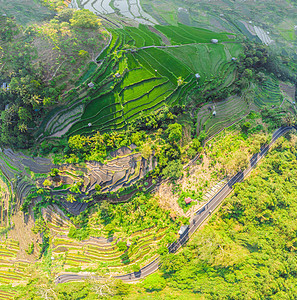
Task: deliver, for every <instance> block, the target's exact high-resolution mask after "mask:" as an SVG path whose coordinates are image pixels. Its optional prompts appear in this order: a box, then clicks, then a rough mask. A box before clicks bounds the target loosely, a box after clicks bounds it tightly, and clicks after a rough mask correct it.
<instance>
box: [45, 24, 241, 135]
mask: <svg viewBox="0 0 297 300" xmlns="http://www.w3.org/2000/svg"><path fill="white" fill-rule="evenodd" d="M158 29H159V31H160V32H161V33H162V34H164V35H166V34H167V36H168V38H171V39H172V40H173V41H176V43H177V42H179V43H180V45H175V46H169V47H166V46H162V43H163V42H162V40H161V38H160V36H159V35H157V34H156V31H151V30H150V29H149V27H148V26H146V25H139V27H138V28H136V27H125V28H124V29H112V34H113V37H112V39H111V42H110V45H109V46H108V47H107V48H106V49H105V50H104V51H103V53H102V54H101V55H100V56H99V58H98V60H102V63H101V66H100V68H98V69H97V70H96V72H95V73H94V74H93V75H92V76H90V77H89V79H88V80H89V81H91V82H93V83H94V85H95V86H94V87H93V88H92V89H88V88H87V87H85V90H84V93H85V94H86V95H87V96H85V97H87V101H85V102H86V104H85V105H84V108H83V112H82V113H81V110H80V111H79V112H77V113H75V112H72V113H71V115H67V116H64V117H63V114H65V112H63V111H62V112H61V113H58V114H56V117H55V120H57V118H59V120H60V121H62V120H63V122H62V123H61V122H60V121H59V122H58V123H59V124H58V123H57V124H55V125H51V124H48V125H47V126H46V128H48V129H49V128H55V130H56V132H62V133H63V134H64V133H65V132H66V131H67V130H68V133H67V135H68V136H69V135H73V134H84V133H85V134H90V133H92V132H94V131H100V132H107V131H110V130H118V129H123V128H125V127H126V126H127V124H128V123H129V122H130V121H131V120H133V119H135V118H137V117H138V115H139V113H140V112H142V113H143V112H146V113H149V112H150V111H153V110H156V109H158V108H160V107H162V106H163V105H165V104H167V105H168V104H173V103H174V104H176V103H183V99H185V98H186V97H187V95H188V94H189V93H190V92H191V90H192V89H194V88H196V87H197V85H195V80H194V79H195V76H194V75H195V74H196V73H199V74H200V76H201V78H200V80H199V86H201V85H204V84H205V83H206V82H207V85H206V89H205V90H207V92H211V91H213V92H214V91H215V88H216V87H218V88H223V87H226V86H228V85H230V84H232V82H233V80H234V78H235V72H234V70H235V65H234V64H233V63H232V61H231V58H232V57H237V56H238V54H239V53H240V52H241V51H242V47H241V46H240V44H237V43H236V42H231V40H230V36H229V35H228V34H227V33H219V34H216V33H213V32H211V31H209V30H204V29H199V28H193V27H190V26H185V25H182V24H179V25H178V26H158ZM174 38H175V40H174ZM177 38H178V39H177ZM211 38H219V39H220V42H222V41H228V43H219V44H212V43H210V39H211ZM127 43H128V44H127ZM187 43H191V45H185V44H187ZM129 45H131V46H132V45H133V47H131V48H132V49H129ZM160 45H161V46H160ZM84 85H85V86H86V83H84ZM80 99H81V101H82V100H83V98H82V97H81V98H80ZM78 107H80V109H81V106H78ZM77 110H78V108H77ZM79 113H81V115H79ZM52 120H54V119H52ZM75 122H76V123H75ZM64 125H65V126H64ZM69 128H70V129H69ZM57 130H58V131H57ZM57 134H59V133H57Z"/></svg>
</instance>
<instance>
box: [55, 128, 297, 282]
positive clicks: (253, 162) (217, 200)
mask: <svg viewBox="0 0 297 300" xmlns="http://www.w3.org/2000/svg"><path fill="white" fill-rule="evenodd" d="M293 128H294V129H297V128H295V127H290V126H288V127H281V128H279V129H277V130H276V131H275V132H274V133H273V135H272V139H271V142H270V143H269V145H266V146H265V147H263V148H262V149H261V151H260V152H259V153H256V154H255V155H253V156H252V158H251V159H250V164H249V166H248V168H247V169H246V170H244V171H240V172H238V173H237V174H236V175H235V176H233V177H232V178H231V179H230V180H229V181H228V182H227V183H226V184H225V185H224V186H223V187H222V188H221V189H220V190H219V191H218V192H217V194H216V195H215V196H214V197H212V198H211V199H210V200H209V201H208V202H207V203H206V204H205V205H204V206H203V207H202V208H201V209H199V210H198V211H197V212H196V213H195V216H194V217H193V219H192V220H191V221H190V224H189V225H188V227H187V229H186V230H185V232H184V233H183V234H182V235H181V236H180V238H179V239H177V240H176V241H175V242H174V243H172V244H170V245H169V246H168V250H169V253H175V252H177V251H178V250H179V249H180V248H181V247H182V246H183V245H184V244H185V243H186V242H187V241H188V240H189V238H190V237H191V236H192V234H193V233H194V232H195V231H196V230H197V229H198V228H199V227H200V225H201V224H202V223H203V222H204V221H205V220H206V219H207V218H208V216H209V215H210V214H211V213H212V212H213V211H214V210H215V209H216V208H217V207H218V206H219V205H220V204H221V203H222V202H223V200H224V199H225V198H226V197H227V196H228V195H229V194H230V193H231V192H232V190H233V186H234V185H235V184H236V183H238V182H241V181H243V180H244V179H245V178H246V176H247V175H248V174H249V173H250V172H251V171H252V170H253V169H254V168H255V167H256V166H257V164H258V162H259V161H260V160H261V159H262V158H263V157H264V156H265V155H266V154H267V152H268V151H269V149H270V148H271V146H272V145H273V144H274V143H275V142H276V141H277V139H278V138H280V137H281V136H283V135H284V134H285V133H287V132H288V131H290V130H292V129H293ZM159 262H160V259H159V257H158V258H156V259H155V260H153V261H152V262H151V263H149V264H148V265H146V266H145V267H143V268H142V269H140V271H139V272H134V273H129V274H126V275H121V276H115V278H117V279H121V280H123V281H126V282H129V281H135V280H139V279H141V278H144V277H146V276H148V275H150V274H152V273H154V272H155V271H157V270H158V268H159ZM85 278H86V275H78V274H69V273H68V274H61V275H59V276H58V277H57V278H56V283H64V282H68V281H75V280H82V279H85Z"/></svg>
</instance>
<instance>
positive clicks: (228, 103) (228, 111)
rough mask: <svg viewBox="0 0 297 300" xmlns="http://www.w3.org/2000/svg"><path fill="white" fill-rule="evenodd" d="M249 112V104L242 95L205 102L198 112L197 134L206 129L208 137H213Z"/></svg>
mask: <svg viewBox="0 0 297 300" xmlns="http://www.w3.org/2000/svg"><path fill="white" fill-rule="evenodd" d="M214 111H215V112H216V115H215V116H213V112H214ZM247 113H249V106H248V104H247V102H246V101H245V100H244V99H243V98H241V97H235V96H234V97H231V98H228V99H227V100H225V101H222V102H219V103H215V104H205V105H204V106H202V107H201V108H200V110H199V112H198V114H197V134H199V133H200V132H201V131H202V130H205V132H206V134H207V137H211V136H213V135H214V134H216V133H217V132H219V131H220V130H221V129H223V128H225V127H226V126H229V125H231V124H232V123H233V122H235V121H237V120H239V119H240V118H241V117H243V116H244V115H246V114H247Z"/></svg>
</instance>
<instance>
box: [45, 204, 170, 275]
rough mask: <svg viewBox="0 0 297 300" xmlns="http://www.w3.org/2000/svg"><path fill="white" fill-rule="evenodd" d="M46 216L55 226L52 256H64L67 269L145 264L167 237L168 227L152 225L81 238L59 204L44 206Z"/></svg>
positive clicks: (51, 225) (57, 259)
mask: <svg viewBox="0 0 297 300" xmlns="http://www.w3.org/2000/svg"><path fill="white" fill-rule="evenodd" d="M43 216H44V218H45V220H47V224H48V226H49V228H50V230H51V236H52V256H53V257H54V258H55V261H59V260H63V268H64V270H66V271H67V269H69V268H72V270H73V268H76V270H77V271H80V270H86V269H88V270H95V269H97V268H98V265H100V266H106V267H109V268H111V271H112V273H114V274H116V273H117V272H121V271H122V270H123V267H129V266H133V265H135V264H137V265H138V266H142V265H144V264H146V263H147V261H150V260H152V259H153V258H154V257H155V256H156V255H157V252H156V249H157V245H158V244H159V242H160V241H161V240H162V239H163V237H165V228H159V229H158V228H148V229H146V230H142V231H137V232H134V233H132V234H131V235H130V236H129V237H116V235H115V236H113V237H111V238H103V237H90V238H89V239H88V240H84V241H81V242H80V241H77V240H74V239H71V238H69V237H68V233H69V229H70V227H71V222H70V221H69V220H67V219H66V218H65V217H62V214H60V213H59V212H58V211H57V210H55V208H53V207H48V208H47V209H43ZM92 231H93V232H96V231H100V228H96V227H93V228H92ZM119 242H121V243H124V244H127V245H128V246H127V249H126V250H120V248H119V247H118V245H117V244H118V243H119Z"/></svg>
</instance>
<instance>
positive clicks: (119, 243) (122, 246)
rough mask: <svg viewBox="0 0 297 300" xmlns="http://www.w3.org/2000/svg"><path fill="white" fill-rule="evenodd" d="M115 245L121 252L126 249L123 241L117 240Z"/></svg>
mask: <svg viewBox="0 0 297 300" xmlns="http://www.w3.org/2000/svg"><path fill="white" fill-rule="evenodd" d="M117 247H118V248H119V250H120V251H121V252H124V251H126V250H127V244H126V243H125V242H118V243H117Z"/></svg>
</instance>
